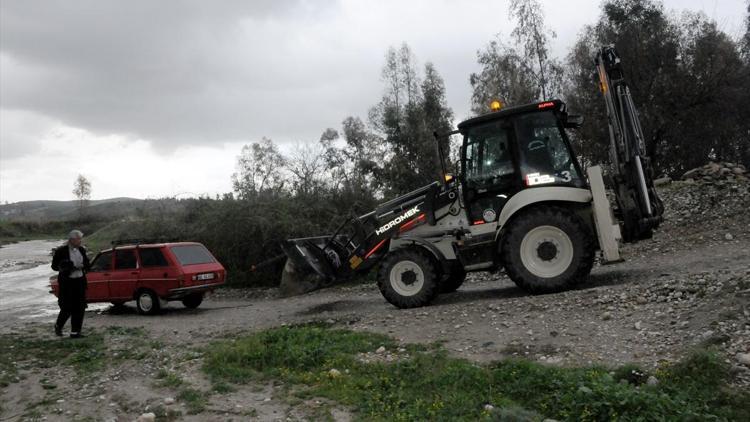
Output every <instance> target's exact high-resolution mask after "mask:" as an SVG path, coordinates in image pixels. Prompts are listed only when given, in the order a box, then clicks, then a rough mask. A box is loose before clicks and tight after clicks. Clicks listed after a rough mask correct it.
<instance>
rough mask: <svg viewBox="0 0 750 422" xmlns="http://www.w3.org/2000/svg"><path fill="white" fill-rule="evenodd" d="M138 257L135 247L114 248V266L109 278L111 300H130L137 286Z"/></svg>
mask: <svg viewBox="0 0 750 422" xmlns="http://www.w3.org/2000/svg"><path fill="white" fill-rule="evenodd" d="M138 275H139V269H138V258H137V257H136V253H135V248H123V249H115V251H114V268H113V269H112V271H111V275H110V278H109V294H110V298H111V300H131V299H133V296H134V295H135V289H136V287H137V286H138Z"/></svg>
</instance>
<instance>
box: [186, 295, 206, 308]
mask: <svg viewBox="0 0 750 422" xmlns="http://www.w3.org/2000/svg"><path fill="white" fill-rule="evenodd" d="M202 302H203V293H194V294H191V295H190V296H187V297H185V298H184V299H182V304H183V305H185V307H186V308H190V309H195V308H197V307H199V306H201V303H202Z"/></svg>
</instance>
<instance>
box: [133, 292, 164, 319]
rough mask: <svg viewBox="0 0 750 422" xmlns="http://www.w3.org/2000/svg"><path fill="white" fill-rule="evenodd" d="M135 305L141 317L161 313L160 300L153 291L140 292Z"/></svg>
mask: <svg viewBox="0 0 750 422" xmlns="http://www.w3.org/2000/svg"><path fill="white" fill-rule="evenodd" d="M135 303H136V306H137V307H138V313H139V314H141V315H154V314H156V313H158V312H159V298H158V297H157V296H156V294H155V293H154V292H152V291H151V290H141V291H140V292H138V296H136V298H135Z"/></svg>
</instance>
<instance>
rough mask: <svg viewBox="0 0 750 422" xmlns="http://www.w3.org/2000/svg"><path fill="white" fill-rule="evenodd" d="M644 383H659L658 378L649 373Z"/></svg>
mask: <svg viewBox="0 0 750 422" xmlns="http://www.w3.org/2000/svg"><path fill="white" fill-rule="evenodd" d="M646 384H648V385H657V384H659V380H658V379H657V378H656V377H655V376H653V375H649V376H648V379H647V380H646Z"/></svg>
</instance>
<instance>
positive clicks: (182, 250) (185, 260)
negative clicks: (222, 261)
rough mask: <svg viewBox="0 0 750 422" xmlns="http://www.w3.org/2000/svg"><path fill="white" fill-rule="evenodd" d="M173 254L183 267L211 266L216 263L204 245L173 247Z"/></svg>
mask: <svg viewBox="0 0 750 422" xmlns="http://www.w3.org/2000/svg"><path fill="white" fill-rule="evenodd" d="M171 249H172V253H173V254H174V255H175V256H176V257H177V260H178V261H180V264H182V265H194V264H210V263H213V262H216V261H215V260H214V257H213V256H211V253H210V252H208V249H206V247H205V246H203V245H183V246H172V248H171Z"/></svg>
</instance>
